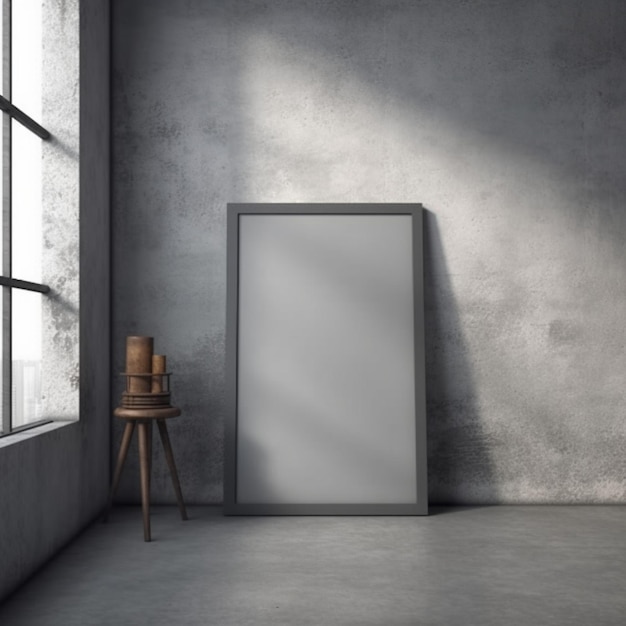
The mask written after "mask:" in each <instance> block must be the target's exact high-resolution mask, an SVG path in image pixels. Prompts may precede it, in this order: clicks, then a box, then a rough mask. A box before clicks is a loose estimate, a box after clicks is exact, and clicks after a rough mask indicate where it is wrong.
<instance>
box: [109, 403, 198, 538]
mask: <svg viewBox="0 0 626 626" xmlns="http://www.w3.org/2000/svg"><path fill="white" fill-rule="evenodd" d="M180 414H181V410H180V409H179V408H177V407H175V406H163V407H154V408H142V409H129V408H126V407H118V408H116V409H115V411H113V415H115V417H118V418H120V419H123V420H124V421H125V422H126V426H125V427H124V434H123V435H122V442H121V444H120V450H119V453H118V456H117V463H116V465H115V472H114V474H113V483H112V484H111V490H110V492H109V500H108V502H107V506H106V509H105V511H104V521H106V520H107V518H108V515H109V511H110V509H111V505H112V504H113V497H114V495H115V491H116V489H117V486H118V484H119V481H120V477H121V475H122V468H123V467H124V462H125V461H126V456H127V455H128V448H129V447H130V442H131V440H132V438H133V433H134V432H135V427H137V429H138V436H139V470H140V474H141V510H142V513H143V534H144V540H145V541H151V534H150V470H151V466H152V424H153V423H154V422H156V423H157V426H158V427H159V435H160V436H161V443H162V444H163V450H164V451H165V459H166V461H167V464H168V466H169V469H170V474H171V476H172V483H173V485H174V492H175V493H176V502H177V503H178V509H179V510H180V515H181V517H182V519H183V520H186V519H188V518H187V511H186V509H185V503H184V501H183V494H182V491H181V488H180V481H179V480H178V472H177V471H176V464H175V463H174V454H173V452H172V444H171V443H170V438H169V435H168V432H167V426H166V423H165V420H166V419H169V418H171V417H178V416H179V415H180Z"/></svg>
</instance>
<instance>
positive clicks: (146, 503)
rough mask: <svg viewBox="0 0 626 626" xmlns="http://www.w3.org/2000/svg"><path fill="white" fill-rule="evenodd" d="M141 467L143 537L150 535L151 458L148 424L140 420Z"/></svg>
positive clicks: (147, 537) (149, 539) (146, 537)
mask: <svg viewBox="0 0 626 626" xmlns="http://www.w3.org/2000/svg"><path fill="white" fill-rule="evenodd" d="M138 429H139V468H140V471H141V510H142V512H143V538H144V541H151V537H150V459H149V457H148V451H149V444H148V431H149V428H148V424H146V423H145V422H139V424H138Z"/></svg>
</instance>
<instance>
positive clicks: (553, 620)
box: [0, 506, 626, 626]
mask: <svg viewBox="0 0 626 626" xmlns="http://www.w3.org/2000/svg"><path fill="white" fill-rule="evenodd" d="M189 513H190V517H191V519H190V520H189V521H187V522H182V521H181V520H180V518H179V517H178V511H177V509H176V508H171V507H154V508H153V513H152V536H153V541H152V542H151V543H144V541H143V534H142V526H141V512H140V509H139V508H136V507H119V508H116V509H115V510H114V511H113V512H112V515H111V520H110V522H109V523H108V524H106V525H105V524H101V523H98V524H95V525H93V526H91V527H90V528H89V529H87V530H86V531H85V532H84V533H83V534H81V535H80V536H79V537H78V538H77V539H76V540H75V541H74V542H73V543H72V544H71V545H69V546H68V547H67V548H66V549H65V550H64V551H63V552H62V553H61V554H60V555H59V556H58V557H57V558H56V559H54V560H53V561H52V562H51V563H49V564H48V565H47V566H46V567H45V568H43V570H42V571H41V572H40V573H39V574H37V575H36V576H35V577H34V578H33V579H31V581H30V582H29V583H27V584H26V585H25V586H24V587H22V588H21V589H19V590H18V591H17V592H16V593H15V594H14V595H13V596H11V597H10V598H9V599H8V600H7V601H6V602H5V603H4V604H3V605H2V606H1V607H0V624H2V625H3V626H43V625H45V626H57V625H58V626H73V625H76V626H91V625H93V626H95V625H106V626H109V625H120V626H132V625H143V624H146V625H148V624H149V625H151V626H160V625H162V624H167V625H168V626H172V625H174V626H176V625H179V624H180V625H186V624H190V625H196V624H197V625H203V626H204V625H206V624H217V625H220V626H228V625H231V624H232V625H237V626H245V625H246V624H254V625H255V626H257V625H260V624H272V625H281V624H286V625H289V626H294V625H300V624H304V625H306V624H312V625H313V624H314V625H320V624H322V625H326V624H329V625H335V624H351V625H352V624H353V625H359V626H363V625H369V624H376V625H384V626H401V625H402V626H404V625H413V624H419V625H435V624H437V625H442V626H443V625H445V626H454V625H456V624H463V625H465V626H466V625H473V624H476V625H481V626H487V625H490V624H497V625H502V624H510V625H513V626H523V625H525V624H533V625H550V624H558V625H565V624H567V625H568V626H571V625H576V624H584V625H585V626H588V625H589V624H594V625H595V626H605V625H612V624H615V625H618V624H619V625H623V624H625V623H626V594H625V593H624V588H625V583H626V507H623V506H558V507H557V506H535V507H531V506H515V507H513V506H494V507H480V508H453V509H434V510H433V511H432V515H431V516H429V517H420V518H410V517H395V518H390V517H384V518H381V517H378V518H377V517H308V518H304V517H256V518H241V517H240V518H224V517H222V516H221V511H220V509H217V508H212V507H195V508H194V507H190V509H189Z"/></svg>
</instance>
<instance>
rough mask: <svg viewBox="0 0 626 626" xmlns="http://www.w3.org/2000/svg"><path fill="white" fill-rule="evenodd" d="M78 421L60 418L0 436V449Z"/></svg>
mask: <svg viewBox="0 0 626 626" xmlns="http://www.w3.org/2000/svg"><path fill="white" fill-rule="evenodd" d="M77 423H78V421H77V420H72V421H69V420H65V421H60V420H59V421H57V422H50V423H48V424H42V425H41V426H35V427H34V428H30V429H29V430H24V431H22V432H18V433H12V434H10V435H6V436H5V437H2V438H0V450H1V449H2V448H8V447H9V446H12V445H13V444H16V443H19V442H20V441H26V440H27V439H32V438H33V437H38V436H39V435H43V434H45V433H49V432H52V431H55V430H59V429H60V428H63V427H65V426H70V425H72V424H77Z"/></svg>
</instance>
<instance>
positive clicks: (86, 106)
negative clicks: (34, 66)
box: [0, 0, 110, 600]
mask: <svg viewBox="0 0 626 626" xmlns="http://www.w3.org/2000/svg"><path fill="white" fill-rule="evenodd" d="M108 4H109V3H108V2H107V0H81V1H80V3H79V1H78V0H66V1H65V2H64V3H63V7H62V8H63V11H61V10H60V8H59V3H57V2H46V3H45V5H44V6H45V7H46V11H51V12H52V13H48V15H47V17H46V20H45V25H46V37H47V40H46V43H47V45H48V46H51V48H49V49H48V51H49V52H50V51H51V50H53V51H54V54H55V57H56V60H57V67H56V68H55V69H54V70H51V72H48V73H46V77H47V79H48V80H47V83H46V87H47V88H48V89H50V90H52V91H54V90H57V89H58V90H59V91H60V92H62V96H61V98H60V99H58V100H57V101H56V102H54V107H55V112H51V111H49V110H48V111H47V112H46V113H44V117H46V118H47V119H45V120H44V123H45V124H46V127H47V128H48V129H49V130H50V132H51V133H52V134H53V136H54V139H53V141H52V142H51V144H50V145H49V146H47V152H46V154H45V164H46V173H45V182H46V186H45V194H46V198H47V199H48V200H51V202H52V203H53V204H54V203H58V204H57V206H58V207H60V210H61V211H62V212H63V217H62V218H61V217H59V219H58V220H57V221H58V222H61V225H59V224H56V225H55V224H53V223H49V224H48V225H47V227H46V231H47V232H46V236H48V237H51V239H50V241H51V242H52V243H51V247H52V249H53V250H52V251H53V252H56V254H53V255H52V256H54V259H53V260H51V261H50V263H51V264H52V265H54V268H52V269H53V271H48V272H47V273H48V276H47V278H48V279H49V280H50V281H51V282H50V284H51V287H52V295H53V297H54V298H55V306H56V305H58V308H56V309H55V306H53V307H52V308H51V312H50V316H49V318H48V321H47V323H48V324H50V325H51V326H49V327H48V328H47V331H48V332H49V333H52V334H53V340H58V341H60V342H62V343H64V344H65V349H66V354H65V360H64V362H63V363H62V368H61V367H60V368H59V370H58V371H57V375H58V376H64V375H65V374H64V373H65V371H66V369H67V370H71V371H73V378H74V379H73V381H72V386H73V387H74V388H76V386H77V382H78V376H77V374H78V373H80V388H79V393H78V394H76V392H75V391H74V392H72V391H70V393H73V394H74V396H76V395H78V396H79V397H78V402H76V401H74V402H73V404H70V403H65V406H64V409H63V411H61V413H62V416H63V417H64V418H65V419H70V420H77V419H78V418H79V420H78V421H74V423H71V424H63V425H61V426H59V424H58V423H56V424H52V425H51V426H45V427H43V428H41V429H38V431H37V434H35V433H36V431H28V432H25V433H22V434H18V435H12V436H11V437H6V438H4V439H2V440H0V476H1V477H2V480H0V600H1V599H2V598H3V597H4V596H5V595H6V594H8V593H9V592H10V591H11V590H12V589H14V588H15V587H16V586H17V585H19V584H20V583H21V582H22V581H24V580H25V579H26V578H27V577H28V576H30V575H31V574H32V573H33V572H34V571H35V570H36V569H37V568H38V567H39V566H40V565H41V564H42V563H44V562H45V561H46V560H47V559H49V558H50V557H51V556H52V555H53V554H54V553H55V552H56V551H57V550H59V549H60V548H61V547H62V546H63V545H64V544H65V543H67V541H69V540H70V539H71V538H72V537H73V536H74V535H75V534H76V533H77V532H78V531H80V530H81V529H82V528H83V527H84V526H85V524H87V523H88V522H89V521H91V520H93V519H94V517H95V516H96V515H97V514H98V512H99V511H101V510H102V508H103V506H104V502H105V500H106V495H107V489H108V481H109V449H110V441H109V440H110V410H109V398H110V387H109V370H110V358H109V350H110V254H109V248H110V246H109V243H110V242H109V239H110V206H109V204H110V202H109V200H110V198H109V195H110V194H109V188H110V174H109V169H110V168H109V129H110V124H109V23H110V22H109V14H110V11H109V6H108ZM79 10H80V16H79ZM52 15H54V18H53V17H52ZM79 37H80V41H81V51H80V55H79V52H78V47H77V43H78V41H79ZM79 67H80V78H81V81H80V86H79V84H78V72H79ZM49 102H50V101H49ZM79 102H80V112H79ZM51 106H52V105H51ZM63 113H64V114H63ZM79 128H80V133H79ZM79 157H80V161H79ZM55 168H56V173H55ZM64 199H65V201H66V202H67V203H68V204H71V205H76V207H75V208H76V210H77V209H78V202H79V200H80V240H79V228H78V222H77V221H76V220H75V219H74V221H73V222H72V221H67V222H65V221H64V220H66V219H68V220H69V217H68V215H71V213H72V212H73V211H74V210H75V209H74V206H71V207H70V208H69V211H68V209H67V207H64V206H63V200H64ZM63 224H65V227H64V229H63V227H62V226H63ZM59 226H61V229H60V231H57V230H55V229H56V228H57V227H59ZM55 246H56V247H55ZM79 257H80V266H81V272H80V278H79V277H78V271H77V270H78V260H79ZM46 269H47V270H50V269H51V268H50V267H48V268H46ZM61 269H63V270H64V271H65V278H66V279H67V280H66V281H64V280H63V272H62V271H61ZM74 282H75V283H76V284H74ZM66 283H67V285H68V286H67V292H66ZM78 283H80V284H79V285H78ZM78 291H80V293H79V294H78ZM78 295H79V296H80V313H79V315H77V314H76V307H75V305H76V301H77V299H78V298H77V296H78ZM70 304H72V306H69V305H70ZM79 319H80V328H79ZM55 349H56V347H55ZM79 351H80V359H81V360H80V372H78V359H77V356H78V353H79ZM55 406H59V405H58V403H57V404H55ZM56 416H58V415H56Z"/></svg>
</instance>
